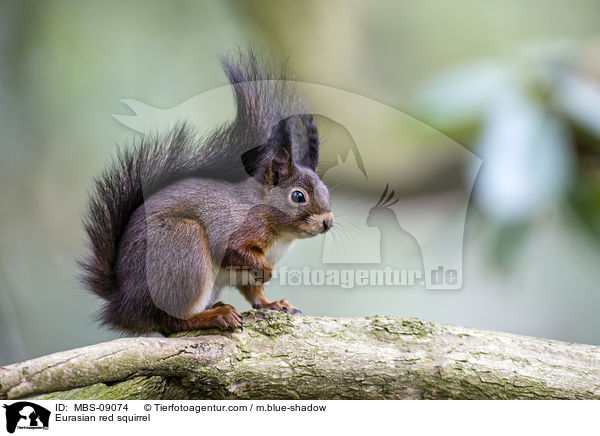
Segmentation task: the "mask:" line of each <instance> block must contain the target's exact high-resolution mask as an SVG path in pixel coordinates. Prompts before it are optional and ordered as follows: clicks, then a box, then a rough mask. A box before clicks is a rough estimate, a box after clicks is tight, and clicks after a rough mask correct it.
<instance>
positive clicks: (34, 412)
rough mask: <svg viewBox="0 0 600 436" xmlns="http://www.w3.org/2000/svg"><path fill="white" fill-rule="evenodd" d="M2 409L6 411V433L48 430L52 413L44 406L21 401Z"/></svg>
mask: <svg viewBox="0 0 600 436" xmlns="http://www.w3.org/2000/svg"><path fill="white" fill-rule="evenodd" d="M2 407H4V408H5V409H6V431H8V432H9V433H14V432H15V430H16V429H19V430H21V429H26V430H33V429H44V430H47V429H48V424H49V422H50V411H49V410H48V409H45V408H44V407H42V406H39V405H37V404H35V403H30V402H29V401H19V402H17V403H13V404H10V405H6V404H4V405H3V406H2Z"/></svg>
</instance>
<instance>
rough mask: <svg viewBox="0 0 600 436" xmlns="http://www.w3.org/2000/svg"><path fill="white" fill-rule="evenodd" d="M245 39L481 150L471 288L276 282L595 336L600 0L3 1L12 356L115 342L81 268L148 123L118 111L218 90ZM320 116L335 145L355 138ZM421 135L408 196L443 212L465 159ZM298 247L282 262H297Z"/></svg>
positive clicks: (539, 332) (7, 329)
mask: <svg viewBox="0 0 600 436" xmlns="http://www.w3.org/2000/svg"><path fill="white" fill-rule="evenodd" d="M247 42H252V43H253V44H254V45H255V46H256V47H257V48H258V50H259V52H261V53H262V54H263V55H265V56H266V57H270V58H274V59H283V58H285V57H287V56H289V67H290V70H291V71H292V72H293V73H294V77H295V78H296V79H298V80H301V81H306V82H311V83H316V84H322V85H327V86H330V87H335V88H340V89H343V90H347V91H349V92H352V93H355V94H358V95H363V96H367V97H369V98H371V99H373V100H376V101H379V102H382V103H384V104H386V105H388V106H391V107H393V108H396V109H398V110H400V111H403V112H405V113H407V114H409V115H411V116H413V117H415V118H417V119H419V120H421V121H423V122H425V123H427V124H429V125H430V126H432V127H434V128H436V129H438V130H439V131H440V132H442V133H444V134H445V135H448V136H449V137H450V138H452V139H454V140H455V141H457V142H458V143H460V144H463V145H465V146H466V147H468V148H469V149H470V150H472V151H473V152H474V153H476V154H477V155H478V156H480V157H481V158H482V159H483V161H484V164H483V167H482V170H481V173H480V174H479V177H478V179H477V182H476V185H475V192H474V195H473V198H472V200H471V205H470V208H469V213H468V217H467V223H466V229H465V248H464V272H463V276H464V286H463V288H462V289H461V290H455V291H429V290H423V289H417V290H405V289H381V288H378V289H372V288H369V289H353V290H345V289H338V288H325V289H316V288H308V289H299V288H290V289H280V290H273V289H269V291H268V295H269V294H270V295H272V296H273V297H275V296H276V297H277V298H283V297H287V298H289V299H290V300H291V301H292V303H293V304H295V305H297V306H299V307H301V308H302V309H303V311H304V313H307V314H319V315H330V316H367V315H373V314H388V315H401V316H418V317H422V318H425V319H428V320H432V321H439V322H447V323H452V324H458V325H465V326H471V327H478V328H485V329H494V330H502V331H508V332H515V333H520V334H528V335H533V336H540V337H547V338H555V339H561V340H568V341H575V342H583V343H590V344H600V317H599V316H598V313H599V309H600V289H599V286H598V283H599V280H598V279H599V278H600V271H599V268H598V265H599V264H600V245H599V237H600V168H599V163H600V153H599V151H600V1H593V0H574V1H573V0H571V1H566V0H554V1H550V2H548V1H541V0H535V1H527V2H517V1H505V2H491V1H468V0H457V1H454V2H445V1H442V0H425V1H381V0H379V1H374V2H359V1H222V2H217V1H172V2H160V1H126V2H123V1H121V2H117V1H104V2H99V1H96V2H79V1H64V0H59V1H57V0H47V1H44V2H37V1H36V2H34V1H29V0H26V1H6V0H4V1H2V2H0V202H1V215H0V223H1V245H0V332H2V334H0V364H6V363H10V362H14V361H18V360H23V359H27V358H31V357H35V356H39V355H43V354H47V353H51V352H54V351H58V350H63V349H68V348H72V347H78V346H82V345H86V344H91V343H96V342H98V341H102V340H107V339H110V338H114V337H116V335H115V334H113V333H110V332H108V331H106V330H103V329H101V328H99V327H98V326H97V325H96V324H95V323H94V322H93V321H92V314H93V313H94V312H95V311H96V310H97V308H98V307H99V303H100V302H99V300H97V299H96V298H95V297H93V296H91V295H89V294H87V293H86V292H85V291H84V290H83V289H82V288H81V287H80V285H79V284H78V282H77V280H76V269H75V264H74V259H75V258H77V257H80V256H81V255H82V254H83V253H84V250H85V243H84V235H83V230H82V226H81V218H82V215H83V211H84V209H85V202H86V197H87V191H88V189H89V188H90V186H91V179H92V177H93V176H94V175H96V174H97V173H98V171H99V170H100V169H101V168H103V167H104V166H105V165H106V164H107V163H108V161H109V157H110V156H111V155H112V153H113V152H114V150H115V144H116V143H123V142H127V141H129V140H130V139H131V138H132V137H133V136H135V133H134V132H133V131H132V130H130V129H128V128H126V127H125V126H123V125H122V124H120V123H119V122H117V121H116V120H115V119H114V118H113V117H112V114H127V113H128V109H127V108H125V107H124V105H123V104H122V103H121V102H120V100H121V99H124V98H132V99H137V100H140V101H143V102H145V103H148V104H151V105H153V106H156V107H159V108H169V107H172V106H175V105H177V104H179V103H181V102H182V101H184V100H186V99H188V98H190V97H193V96H195V95H197V94H199V93H201V92H203V91H206V90H210V89H213V88H215V87H218V86H222V85H224V84H225V83H226V80H225V77H224V75H223V73H222V71H221V68H220V65H219V62H218V56H219V55H220V54H222V53H228V52H232V51H233V50H234V49H235V48H236V47H237V46H238V45H245V44H246V43H247ZM364 116H365V117H367V120H368V116H369V114H365V115H364ZM322 124H323V131H324V132H325V133H326V135H325V136H326V141H325V144H326V145H327V144H328V143H329V144H331V143H336V142H343V141H347V140H348V138H347V137H345V136H344V134H343V130H342V129H339V128H336V126H335V125H332V124H331V123H330V124H328V123H327V122H326V120H325V121H323V123H322ZM385 134H386V135H388V136H389V137H386V138H383V139H384V140H388V142H393V140H394V132H393V130H391V131H389V132H387V131H386V133H385ZM415 135H416V137H417V139H416V142H418V143H419V147H417V148H416V149H414V150H412V153H413V155H415V156H416V157H415V159H417V158H423V156H425V159H429V160H428V162H430V163H431V165H428V166H427V165H426V167H427V168H429V169H430V171H428V172H427V171H425V172H413V173H411V172H410V171H407V172H406V173H405V177H404V179H403V180H404V181H405V186H406V190H405V192H402V193H401V195H402V197H403V198H405V199H409V200H410V201H414V202H415V203H416V204H422V205H423V206H422V211H423V214H424V215H426V214H431V213H437V212H433V211H432V210H433V209H431V207H430V205H431V201H432V200H428V201H421V202H419V199H421V198H422V199H434V200H433V201H434V203H435V207H436V209H435V210H436V211H437V210H439V207H442V208H443V202H441V201H437V202H436V200H435V199H436V198H443V196H444V195H446V194H448V193H452V192H456V191H460V190H461V189H464V187H463V186H462V183H461V174H468V172H469V171H471V170H472V169H470V168H468V166H467V165H465V163H464V162H461V161H456V160H455V159H453V157H452V156H444V155H443V150H442V151H440V150H438V149H435V150H434V151H435V152H432V151H431V150H432V148H431V147H434V145H432V144H431V143H430V142H428V140H427V139H426V138H425V139H423V140H422V141H419V138H418V132H417V133H415ZM377 140H378V141H381V140H382V138H381V137H379V138H377ZM372 153H374V154H375V156H377V147H373V149H372ZM440 153H441V154H440ZM402 164H403V165H404V166H407V167H410V166H411V164H412V162H411V161H408V162H403V163H402ZM382 165H383V162H382ZM299 247H300V246H299ZM302 253H303V249H302V247H300V248H299V249H298V250H295V251H294V252H292V253H291V254H290V255H289V256H288V257H286V259H285V261H286V262H288V263H289V264H295V265H302V263H303V257H302ZM225 299H226V300H227V301H231V302H235V303H236V305H238V306H239V308H241V309H244V310H245V309H247V308H248V306H247V305H244V304H245V303H242V300H241V298H240V297H239V296H237V295H235V293H234V292H228V293H226V294H225Z"/></svg>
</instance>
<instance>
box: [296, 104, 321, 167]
mask: <svg viewBox="0 0 600 436" xmlns="http://www.w3.org/2000/svg"><path fill="white" fill-rule="evenodd" d="M300 118H301V119H302V122H303V123H304V127H305V128H306V152H305V153H304V156H303V157H302V161H301V162H300V163H301V164H302V165H304V166H306V167H308V168H310V169H312V170H313V171H317V165H319V132H318V130H317V125H316V124H315V120H314V118H313V116H312V114H305V115H301V116H300Z"/></svg>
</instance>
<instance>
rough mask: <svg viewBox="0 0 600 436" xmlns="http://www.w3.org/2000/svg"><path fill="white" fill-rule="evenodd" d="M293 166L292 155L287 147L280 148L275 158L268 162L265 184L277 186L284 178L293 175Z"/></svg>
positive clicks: (264, 175)
mask: <svg viewBox="0 0 600 436" xmlns="http://www.w3.org/2000/svg"><path fill="white" fill-rule="evenodd" d="M293 166H294V162H293V160H292V153H290V152H289V151H288V149H287V148H286V147H280V148H279V149H278V150H277V152H276V153H275V155H274V156H273V158H272V159H270V160H268V161H267V162H266V165H265V171H264V173H263V183H264V184H265V185H270V186H277V185H278V184H279V181H280V180H281V179H282V178H284V177H287V176H289V175H290V174H291V172H292V170H293Z"/></svg>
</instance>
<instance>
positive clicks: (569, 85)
mask: <svg viewBox="0 0 600 436" xmlns="http://www.w3.org/2000/svg"><path fill="white" fill-rule="evenodd" d="M555 97H556V102H557V103H558V105H559V106H560V108H561V109H562V110H563V111H564V112H565V113H566V114H567V115H568V116H569V117H571V118H572V119H573V121H575V122H576V123H577V124H579V125H580V126H581V127H583V128H584V129H586V130H588V131H589V132H590V133H592V134H593V135H594V136H596V137H597V138H600V85H598V84H597V83H595V82H593V81H591V80H589V79H586V78H585V77H582V76H580V75H576V74H572V73H565V74H563V75H562V78H561V80H560V81H559V83H558V86H557V87H556V94H555Z"/></svg>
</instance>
